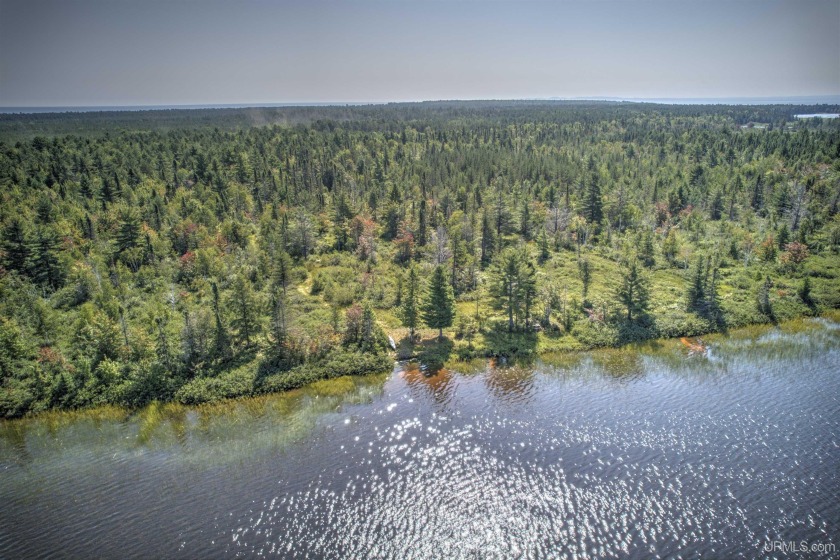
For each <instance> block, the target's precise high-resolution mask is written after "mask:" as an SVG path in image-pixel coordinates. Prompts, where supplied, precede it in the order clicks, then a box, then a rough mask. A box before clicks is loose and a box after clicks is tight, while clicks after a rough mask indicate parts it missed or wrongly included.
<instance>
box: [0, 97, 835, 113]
mask: <svg viewBox="0 0 840 560" xmlns="http://www.w3.org/2000/svg"><path fill="white" fill-rule="evenodd" d="M488 101H489V102H493V101H497V102H503V101H546V102H550V101H601V102H610V101H612V102H627V103H640V104H643V103H650V104H661V105H680V104H684V105H795V104H805V105H834V104H840V94H823V95H820V94H816V95H766V96H715V97H630V96H570V97H565V96H563V97H561V96H551V97H498V98H478V97H476V98H449V99H444V98H441V99H416V100H390V101H382V100H380V101H276V102H242V103H153V104H152V103H150V104H145V103H141V104H129V103H126V104H115V105H0V112H4V113H6V114H14V113H13V112H14V110H19V111H20V112H27V110H42V111H43V112H45V113H47V112H61V111H60V110H62V109H64V110H66V112H78V111H80V110H83V109H86V110H88V111H89V112H98V111H99V112H107V111H108V110H120V111H146V110H167V109H169V110H178V109H248V108H282V107H352V106H355V107H358V106H372V105H399V104H419V103H447V102H488ZM47 109H55V110H58V111H47Z"/></svg>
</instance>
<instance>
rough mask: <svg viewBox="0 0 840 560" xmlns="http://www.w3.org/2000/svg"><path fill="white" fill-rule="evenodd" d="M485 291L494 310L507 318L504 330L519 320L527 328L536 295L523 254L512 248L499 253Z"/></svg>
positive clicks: (533, 275) (532, 271)
mask: <svg viewBox="0 0 840 560" xmlns="http://www.w3.org/2000/svg"><path fill="white" fill-rule="evenodd" d="M489 288H490V295H491V296H492V297H493V299H494V303H495V305H496V307H497V308H499V309H502V310H504V311H505V314H506V315H507V318H508V331H509V332H512V331H513V330H514V329H515V328H516V327H517V325H518V323H519V319H520V318H524V322H525V324H526V326H527V324H528V322H529V321H530V315H531V305H532V302H533V299H534V296H535V295H536V271H535V269H534V265H533V264H532V263H531V262H530V260H529V259H528V257H527V254H526V253H524V252H523V251H522V250H521V249H517V248H515V247H510V248H508V249H505V250H504V251H502V253H501V254H499V257H498V258H497V259H496V262H495V263H494V265H493V268H492V270H491V273H490V284H489Z"/></svg>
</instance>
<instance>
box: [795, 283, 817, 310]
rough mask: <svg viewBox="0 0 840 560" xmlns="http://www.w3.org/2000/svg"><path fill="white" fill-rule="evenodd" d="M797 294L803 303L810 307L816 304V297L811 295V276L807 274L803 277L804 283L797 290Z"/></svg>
mask: <svg viewBox="0 0 840 560" xmlns="http://www.w3.org/2000/svg"><path fill="white" fill-rule="evenodd" d="M797 295H798V296H799V299H800V300H802V303H804V304H805V305H807V306H808V307H813V306H814V299H813V298H812V297H811V278H810V277H808V276H807V275H806V276H805V278H803V279H802V285H801V286H800V287H799V290H797Z"/></svg>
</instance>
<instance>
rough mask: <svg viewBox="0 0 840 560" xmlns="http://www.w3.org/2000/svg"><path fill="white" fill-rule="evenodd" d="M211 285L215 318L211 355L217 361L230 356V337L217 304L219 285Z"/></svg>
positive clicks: (225, 359)
mask: <svg viewBox="0 0 840 560" xmlns="http://www.w3.org/2000/svg"><path fill="white" fill-rule="evenodd" d="M211 286H212V287H213V315H214V317H215V319H216V330H215V333H214V336H213V356H214V357H215V358H216V359H217V360H219V361H222V362H224V361H227V360H228V359H229V358H230V337H228V333H227V329H225V326H224V323H222V310H221V306H220V304H219V287H218V286H217V285H216V283H215V282H213V283H212V284H211Z"/></svg>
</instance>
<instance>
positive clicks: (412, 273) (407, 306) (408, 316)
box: [400, 266, 420, 340]
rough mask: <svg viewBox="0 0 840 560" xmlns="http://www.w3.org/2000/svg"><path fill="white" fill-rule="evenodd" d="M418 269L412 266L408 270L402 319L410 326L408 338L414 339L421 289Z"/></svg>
mask: <svg viewBox="0 0 840 560" xmlns="http://www.w3.org/2000/svg"><path fill="white" fill-rule="evenodd" d="M419 285H420V283H419V280H418V278H417V271H416V270H415V269H414V267H413V266H412V267H411V268H410V269H409V271H408V278H407V279H406V282H405V295H404V296H403V298H402V307H401V309H400V319H401V320H402V324H403V326H404V327H406V328H408V339H409V340H414V329H416V328H417V316H418V312H417V295H418V294H417V290H418V289H419Z"/></svg>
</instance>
